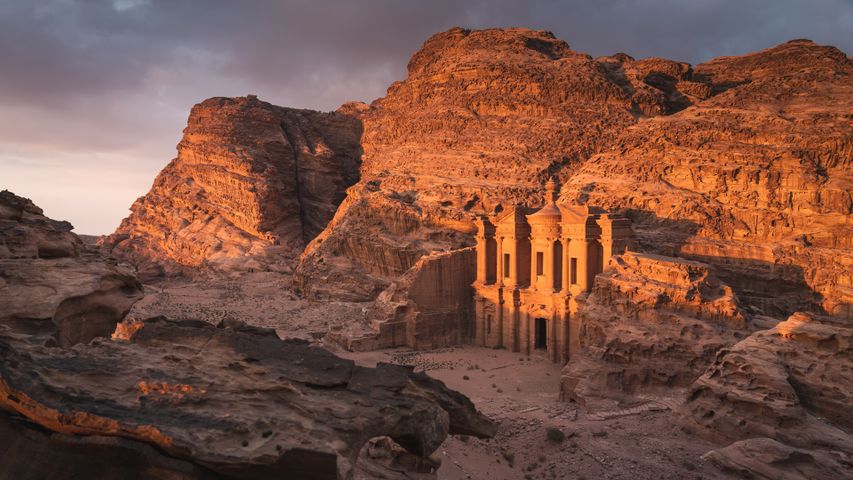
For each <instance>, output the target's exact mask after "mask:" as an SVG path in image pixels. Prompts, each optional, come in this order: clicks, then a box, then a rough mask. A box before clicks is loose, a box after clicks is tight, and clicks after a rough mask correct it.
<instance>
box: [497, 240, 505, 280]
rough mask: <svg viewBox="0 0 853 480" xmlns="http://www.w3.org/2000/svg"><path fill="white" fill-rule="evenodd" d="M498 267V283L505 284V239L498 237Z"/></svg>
mask: <svg viewBox="0 0 853 480" xmlns="http://www.w3.org/2000/svg"><path fill="white" fill-rule="evenodd" d="M497 251H498V253H497V254H498V265H497V267H498V268H497V276H498V278H497V283H498V285H503V284H504V237H498V248H497Z"/></svg>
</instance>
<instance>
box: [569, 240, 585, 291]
mask: <svg viewBox="0 0 853 480" xmlns="http://www.w3.org/2000/svg"><path fill="white" fill-rule="evenodd" d="M574 242H577V243H578V248H577V250H576V252H577V255H578V287H580V291H582V292H586V291H589V240H586V239H583V240H572V243H574Z"/></svg>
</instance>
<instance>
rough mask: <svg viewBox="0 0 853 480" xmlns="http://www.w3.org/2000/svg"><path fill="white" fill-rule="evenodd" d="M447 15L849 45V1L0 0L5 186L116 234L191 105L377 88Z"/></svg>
mask: <svg viewBox="0 0 853 480" xmlns="http://www.w3.org/2000/svg"><path fill="white" fill-rule="evenodd" d="M453 26H462V27H467V28H481V27H495V26H497V27H503V26H525V27H530V28H536V29H547V30H551V31H553V32H554V33H555V34H556V35H557V36H558V37H559V38H561V39H563V40H566V41H567V42H568V43H569V45H570V46H571V47H572V48H573V49H575V50H578V51H583V52H587V53H590V54H592V55H602V54H609V53H614V52H618V51H622V52H626V53H628V54H630V55H632V56H634V57H638V58H640V57H645V56H663V57H667V58H672V59H677V60H684V61H689V62H691V63H694V64H695V63H698V62H702V61H705V60H708V59H710V58H713V57H716V56H720V55H734V54H741V53H746V52H750V51H755V50H759V49H763V48H766V47H770V46H773V45H776V44H778V43H781V42H784V41H786V40H789V39H792V38H803V37H805V38H810V39H812V40H814V41H816V42H818V43H822V44H831V45H835V46H837V47H839V48H841V49H842V50H844V51H845V52H846V53H848V54H851V53H853V1H851V0H802V1H797V0H767V1H751V0H636V1H627V0H598V1H592V0H589V1H582V0H576V1H557V0H550V1H548V0H543V1H517V2H512V1H503V0H478V1H477V0H475V1H463V0H428V1H415V0H340V1H337V2H333V1H325V0H304V1H300V0H292V1H286V0H281V1H272V0H270V1H263V0H257V1H254V0H244V1H237V0H233V1H226V0H221V1H220V0H163V1H160V0H0V66H2V67H0V189H3V188H6V189H9V190H12V191H13V192H15V193H17V194H19V195H22V196H26V197H30V198H32V199H33V200H34V201H35V202H36V203H37V204H38V205H40V206H41V207H42V208H44V210H45V213H46V214H47V215H49V216H51V217H53V218H58V219H65V220H69V221H71V222H72V223H73V224H74V225H75V227H76V228H75V231H77V232H78V233H89V234H103V233H109V232H111V231H112V230H114V229H115V227H116V226H118V223H119V221H120V220H121V218H123V217H124V216H125V215H126V214H127V210H128V207H129V206H130V204H131V203H132V202H133V200H134V199H135V198H136V197H138V196H140V195H142V194H144V193H145V192H146V191H147V190H148V188H149V187H150V185H151V182H152V180H153V179H154V176H155V175H156V173H157V172H158V171H159V170H160V169H161V168H162V167H163V166H164V165H165V164H166V163H167V162H168V161H169V160H170V159H171V158H172V157H173V156H174V154H175V144H176V143H177V142H178V140H179V139H180V136H181V130H182V129H183V126H184V123H185V122H186V117H187V114H188V112H189V109H190V107H191V106H192V105H193V104H194V103H197V102H199V101H201V100H203V99H205V98H207V97H211V96H236V95H245V94H248V93H255V94H257V95H259V96H260V97H261V98H262V99H264V100H267V101H270V102H272V103H275V104H278V105H284V106H293V107H302V108H314V109H320V110H333V109H335V108H336V107H337V106H338V105H340V104H341V103H343V102H345V101H348V100H362V101H370V100H372V99H374V98H377V97H380V96H382V95H383V94H384V92H385V89H386V87H387V86H388V85H389V84H390V83H391V82H392V81H394V80H399V79H402V78H404V76H405V66H406V63H407V61H408V59H409V57H410V56H411V54H412V53H414V52H415V51H416V50H417V49H418V48H419V47H420V45H421V44H422V43H423V41H424V40H425V39H426V38H427V37H428V36H429V35H431V34H433V33H435V32H438V31H442V30H446V29H448V28H450V27H453Z"/></svg>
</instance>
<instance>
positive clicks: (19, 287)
mask: <svg viewBox="0 0 853 480" xmlns="http://www.w3.org/2000/svg"><path fill="white" fill-rule="evenodd" d="M71 228H72V227H71V224H69V223H68V222H59V221H56V220H51V219H49V218H47V217H45V216H44V215H43V212H42V210H41V209H40V208H38V207H36V206H35V205H34V204H33V203H32V202H31V201H30V200H28V199H25V198H22V197H18V196H16V195H14V194H12V193H11V192H8V191H3V192H0V324H5V325H8V326H10V327H12V328H13V329H14V330H15V331H18V332H21V333H26V334H30V335H37V336H38V337H39V338H40V339H41V340H42V341H46V342H50V343H55V344H58V345H60V346H62V347H68V346H71V345H74V344H77V343H86V342H88V341H89V340H91V339H93V338H95V337H105V336H107V337H108V336H110V335H111V334H112V332H113V330H115V326H116V324H117V323H118V322H120V321H121V320H122V319H123V318H124V317H125V315H127V313H128V311H130V307H131V306H132V305H133V304H134V303H135V302H136V301H137V300H139V299H140V298H142V285H141V284H140V283H139V282H138V281H137V280H136V277H134V276H133V274H132V271H131V270H130V268H128V267H126V266H119V265H117V264H116V263H115V262H114V261H108V260H103V259H101V258H100V256H99V255H98V254H97V252H95V251H91V250H90V249H88V247H86V246H85V245H84V244H83V242H81V241H80V239H79V238H77V236H76V235H74V234H73V233H72V232H71Z"/></svg>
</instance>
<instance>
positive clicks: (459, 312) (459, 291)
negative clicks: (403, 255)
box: [326, 247, 477, 351]
mask: <svg viewBox="0 0 853 480" xmlns="http://www.w3.org/2000/svg"><path fill="white" fill-rule="evenodd" d="M476 277H477V272H476V250H475V249H474V248H473V247H467V248H460V249H459V250H453V251H450V252H440V253H433V254H430V255H425V256H423V257H421V259H420V260H418V262H417V263H416V264H415V265H414V266H413V267H412V268H410V269H409V271H407V272H406V273H405V274H404V275H403V276H401V277H400V278H399V279H397V280H395V281H394V282H392V283H391V285H390V286H389V287H388V288H386V289H385V290H384V291H383V292H382V293H380V294H379V296H378V297H377V298H376V302H374V304H373V309H372V311H371V312H370V314H369V318H370V325H359V324H358V323H357V322H356V323H355V324H354V325H344V326H341V327H340V328H336V329H335V330H332V331H330V332H329V334H328V335H327V337H326V338H327V339H330V340H332V341H335V342H336V343H338V344H340V345H341V346H343V347H344V348H346V349H347V350H353V351H360V350H375V349H379V348H389V347H399V346H408V347H412V348H416V349H428V348H439V347H448V346H452V345H459V344H462V343H465V342H467V341H468V339H470V338H471V337H472V335H473V327H474V311H473V308H474V305H473V303H472V301H471V299H472V297H473V295H474V290H473V288H471V284H472V283H473V282H474V280H475V279H476Z"/></svg>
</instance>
